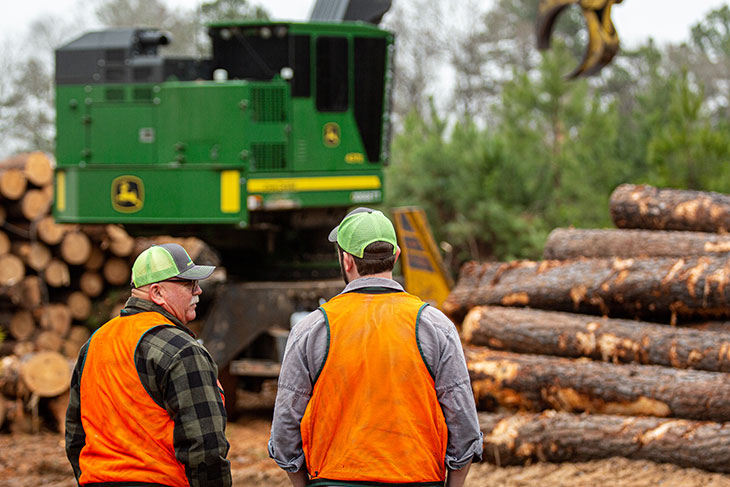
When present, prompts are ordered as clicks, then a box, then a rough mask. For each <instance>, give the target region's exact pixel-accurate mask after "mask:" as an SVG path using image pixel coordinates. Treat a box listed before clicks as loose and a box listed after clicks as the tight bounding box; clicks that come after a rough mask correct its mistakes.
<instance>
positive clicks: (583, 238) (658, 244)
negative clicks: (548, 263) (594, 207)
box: [543, 228, 730, 260]
mask: <svg viewBox="0 0 730 487" xmlns="http://www.w3.org/2000/svg"><path fill="white" fill-rule="evenodd" d="M728 253H730V235H716V234H711V233H705V232H679V231H662V230H623V229H600V230H598V229H589V230H580V229H575V228H556V229H555V230H553V231H552V232H550V235H549V236H548V239H547V242H546V243H545V247H544V249H543V258H544V259H546V260H550V259H558V260H566V259H576V258H578V257H591V258H612V257H677V258H679V257H689V256H701V255H715V256H720V257H726V256H727V255H728Z"/></svg>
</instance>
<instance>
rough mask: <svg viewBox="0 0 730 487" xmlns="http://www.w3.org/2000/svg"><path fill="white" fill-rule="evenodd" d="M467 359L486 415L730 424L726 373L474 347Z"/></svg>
mask: <svg viewBox="0 0 730 487" xmlns="http://www.w3.org/2000/svg"><path fill="white" fill-rule="evenodd" d="M465 355H466V360H467V365H468V368H469V375H470V377H471V381H472V389H473V391H474V397H475V398H476V401H477V405H478V408H479V409H481V410H494V409H495V408H496V407H497V406H505V407H509V408H516V409H520V410H527V411H541V410H544V409H557V410H561V411H567V412H583V411H585V412H589V413H603V414H621V415H628V416H631V415H645V416H659V417H666V416H673V417H678V418H685V419H704V420H710V421H730V381H728V380H727V375H726V374H725V373H722V372H705V371H701V370H680V369H675V368H670V367H660V366H658V365H635V364H629V365H615V364H610V363H604V362H594V361H592V360H588V359H565V358H557V357H548V356H544V355H525V354H516V353H509V352H495V351H491V350H487V349H474V348H469V349H467V350H466V351H465Z"/></svg>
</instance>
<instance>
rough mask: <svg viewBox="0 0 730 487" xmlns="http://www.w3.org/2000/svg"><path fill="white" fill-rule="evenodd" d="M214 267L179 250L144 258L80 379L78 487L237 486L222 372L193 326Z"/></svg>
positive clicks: (72, 409) (74, 391)
mask: <svg viewBox="0 0 730 487" xmlns="http://www.w3.org/2000/svg"><path fill="white" fill-rule="evenodd" d="M214 269H215V267H213V266H203V265H195V264H194V263H193V261H192V260H191V259H190V256H189V255H188V253H187V252H186V251H185V249H184V248H183V247H181V246H180V245H177V244H164V245H155V246H152V247H150V248H148V249H147V250H145V251H144V252H142V253H141V254H140V255H139V257H137V259H136V260H135V262H134V266H133V267H132V296H131V297H130V298H129V300H128V301H127V303H126V305H125V307H124V309H123V310H122V312H121V313H120V316H118V317H116V318H113V319H112V320H110V321H109V322H107V323H106V324H104V325H103V326H102V327H100V328H99V329H98V330H96V331H95V332H94V334H93V335H92V336H91V338H90V339H89V341H88V342H86V344H84V346H83V347H82V348H81V351H80V352H79V358H78V361H77V363H76V368H75V369H74V372H73V376H72V378H71V395H70V399H69V405H68V410H67V411H66V455H67V456H68V459H69V461H70V462H71V466H72V467H73V471H74V474H75V476H76V480H77V482H78V483H79V485H109V486H114V485H118V486H120V487H122V486H132V485H134V486H145V485H150V486H171V487H183V486H221V487H227V486H230V485H231V466H230V462H229V461H228V460H226V455H227V454H228V447H229V445H228V441H227V440H226V436H225V427H226V411H225V408H224V404H223V390H222V389H221V388H220V384H219V383H218V379H217V376H218V370H217V367H216V365H215V363H214V362H213V359H212V358H211V356H210V355H209V354H208V352H207V351H206V350H205V349H204V348H203V347H202V346H201V345H200V344H199V343H198V342H197V341H196V340H195V335H194V334H193V332H192V331H191V330H189V329H188V328H187V327H186V326H185V325H187V323H188V322H190V321H191V320H193V319H195V314H196V307H197V303H198V299H199V296H200V294H201V293H202V291H201V289H200V286H199V285H198V281H199V280H201V279H206V278H208V277H209V276H210V275H211V274H212V273H213V270H214Z"/></svg>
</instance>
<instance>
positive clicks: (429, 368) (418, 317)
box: [416, 303, 436, 379]
mask: <svg viewBox="0 0 730 487" xmlns="http://www.w3.org/2000/svg"><path fill="white" fill-rule="evenodd" d="M426 306H428V303H423V304H422V305H421V308H420V309H419V310H418V315H417V316H416V345H418V353H419V354H420V355H421V360H423V363H424V364H425V365H426V369H427V370H428V373H429V374H430V375H431V378H432V379H436V376H435V375H434V373H433V370H431V366H430V365H428V360H426V356H425V355H424V354H423V348H421V341H420V340H419V339H418V328H419V327H420V326H421V313H423V310H424V309H426Z"/></svg>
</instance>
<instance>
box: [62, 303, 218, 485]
mask: <svg viewBox="0 0 730 487" xmlns="http://www.w3.org/2000/svg"><path fill="white" fill-rule="evenodd" d="M145 311H155V312H157V313H160V314H162V315H163V316H165V317H166V318H167V319H168V320H170V321H171V322H172V323H174V324H175V325H176V326H175V327H170V326H160V327H157V328H153V329H152V330H150V331H149V332H147V333H146V334H145V335H144V337H143V338H142V339H141V340H140V342H139V345H138V346H137V349H136V351H135V356H134V359H135V365H136V368H137V373H138V374H139V379H140V381H141V383H142V385H143V386H144V388H145V389H146V390H147V391H148V393H149V394H150V397H151V398H152V399H153V400H154V401H155V402H156V403H157V404H158V405H159V406H160V407H162V408H164V409H165V410H166V411H167V412H168V413H169V414H170V416H171V417H173V418H174V429H173V442H174V447H175V456H176V457H177V459H178V461H180V462H181V463H182V464H183V465H185V473H186V475H187V480H188V481H189V482H190V485H191V487H198V486H230V485H231V464H230V462H229V461H228V460H226V455H227V454H228V448H229V444H228V440H227V439H226V436H225V427H226V411H225V408H224V407H223V401H222V400H221V396H220V393H221V389H220V388H219V386H218V382H217V375H218V370H217V367H216V365H215V363H214V362H213V359H212V358H211V357H210V355H209V354H208V352H207V351H206V350H205V349H204V348H203V347H202V346H201V345H199V344H198V343H197V342H196V341H195V339H194V338H195V335H194V333H193V332H192V331H190V330H189V329H188V328H186V327H185V326H183V324H182V323H180V321H179V320H177V319H176V318H175V317H174V316H172V315H170V313H168V312H167V311H165V310H164V309H163V308H162V307H160V306H158V305H156V304H154V303H152V302H150V301H146V300H142V299H138V298H129V300H128V301H127V303H126V305H125V308H124V309H123V310H122V313H121V314H122V316H130V315H134V314H136V313H141V312H145ZM90 341H91V340H89V341H88V342H86V344H85V345H84V346H83V347H82V348H81V350H80V352H79V357H78V360H77V362H76V367H75V368H74V371H73V375H72V377H71V393H70V398H69V405H68V409H67V411H66V455H67V456H68V459H69V461H70V462H71V466H72V467H73V470H74V474H75V475H76V480H77V481H78V479H79V476H80V475H81V469H80V467H79V455H80V453H81V449H82V448H83V447H84V444H85V441H86V433H85V432H84V427H83V425H82V423H81V398H80V383H81V374H82V372H83V367H84V361H85V359H86V352H87V350H88V347H89V342H90ZM124 480H125V479H119V481H120V482H124Z"/></svg>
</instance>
